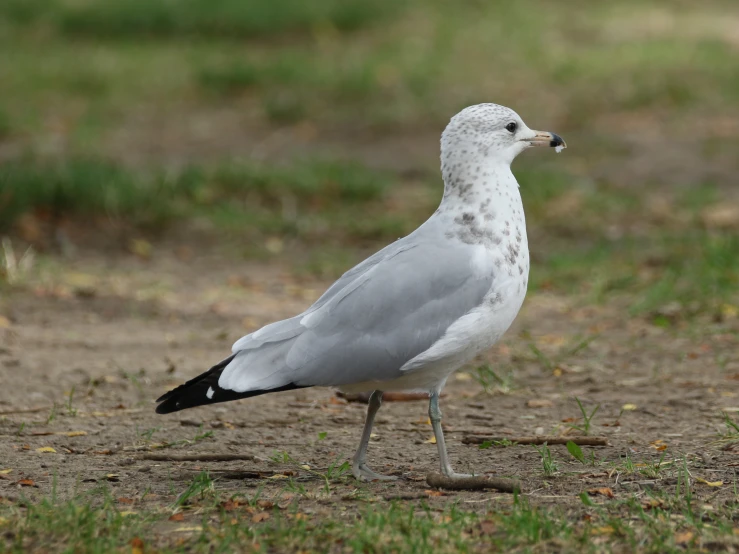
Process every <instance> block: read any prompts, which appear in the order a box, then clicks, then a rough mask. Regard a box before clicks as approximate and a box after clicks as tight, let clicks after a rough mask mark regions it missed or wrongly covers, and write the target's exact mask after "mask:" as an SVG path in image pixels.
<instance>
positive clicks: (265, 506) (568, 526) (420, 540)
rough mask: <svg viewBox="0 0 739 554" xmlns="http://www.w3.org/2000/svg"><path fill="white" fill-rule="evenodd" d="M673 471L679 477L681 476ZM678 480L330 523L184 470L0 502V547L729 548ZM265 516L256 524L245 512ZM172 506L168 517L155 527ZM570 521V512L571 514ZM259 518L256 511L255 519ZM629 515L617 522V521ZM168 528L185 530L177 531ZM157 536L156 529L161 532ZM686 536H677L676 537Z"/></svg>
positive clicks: (716, 514)
mask: <svg viewBox="0 0 739 554" xmlns="http://www.w3.org/2000/svg"><path fill="white" fill-rule="evenodd" d="M683 475H684V476H687V473H685V472H684V474H683ZM683 482H684V481H683V479H682V478H681V479H678V486H677V487H676V489H675V492H674V494H673V493H663V492H660V491H651V492H649V493H648V495H647V497H645V498H637V497H635V496H628V497H626V498H623V499H615V500H612V501H609V502H605V503H604V502H601V501H596V500H595V499H592V500H591V499H590V498H589V497H588V496H587V495H586V494H584V493H583V497H582V503H583V504H582V505H581V506H580V507H579V508H578V507H577V506H572V507H570V509H569V511H565V510H560V509H548V508H541V507H536V506H534V505H532V504H531V503H530V501H528V500H527V499H525V498H521V497H514V498H513V499H505V500H499V501H492V502H490V503H489V504H488V505H487V506H481V507H480V508H481V509H479V510H478V511H472V510H470V509H469V508H465V507H463V506H462V505H458V504H456V503H455V502H454V501H447V502H445V503H444V504H442V505H438V504H434V505H433V507H432V506H431V505H428V504H427V503H426V502H425V501H418V502H413V503H409V504H405V505H403V504H401V503H398V502H392V503H384V504H381V505H377V504H373V503H369V504H367V503H362V502H360V503H358V505H357V506H356V507H354V508H352V509H350V510H348V511H345V512H344V513H343V514H342V515H341V517H340V518H337V519H333V518H321V517H317V516H316V515H307V514H305V513H303V512H301V510H300V508H299V506H298V505H297V504H293V505H291V506H288V507H286V508H285V509H284V510H278V509H277V508H273V509H272V510H271V512H270V509H269V506H270V505H271V502H269V501H266V500H262V499H261V498H260V495H261V493H260V492H259V491H257V492H256V493H255V495H254V497H253V498H249V497H246V498H244V497H243V496H242V495H235V496H232V497H230V498H229V497H224V496H223V494H222V493H220V492H219V491H218V483H217V482H214V481H213V480H212V479H211V478H209V477H208V476H207V475H206V474H202V475H199V476H196V477H195V479H194V480H193V481H192V483H191V484H189V485H188V486H186V487H185V489H184V490H183V491H182V493H180V494H179V495H178V496H177V500H176V502H175V503H174V504H173V505H172V506H171V507H170V508H168V509H166V510H154V509H151V508H147V507H146V505H145V504H140V503H139V502H136V503H134V505H132V506H131V505H124V506H123V507H121V505H120V504H118V503H117V502H116V500H115V499H114V498H113V497H112V495H111V492H110V491H109V490H108V489H107V488H106V487H105V486H100V487H96V488H94V489H92V490H91V491H89V492H87V493H83V494H80V495H79V496H77V497H76V498H74V499H72V500H69V501H61V500H59V499H56V498H55V497H54V496H52V497H51V498H46V499H43V500H41V501H39V502H37V503H25V504H23V503H22V504H18V505H11V506H7V505H5V506H2V507H0V529H1V530H2V531H3V535H2V539H0V549H1V550H2V551H3V552H8V553H20V552H24V553H25V552H40V551H65V552H79V553H93V552H100V553H102V552H113V551H117V549H124V548H128V549H130V548H131V545H134V546H138V547H139V548H141V547H142V546H143V547H144V548H145V549H146V551H148V550H152V549H155V550H156V551H157V552H162V553H169V552H183V551H187V552H213V551H217V552H237V551H244V549H246V550H247V551H254V552H267V551H280V552H297V551H340V552H368V551H371V552H375V551H387V552H390V551H392V552H418V553H425V552H429V553H430V552H468V551H480V550H485V551H493V552H511V551H519V550H520V551H533V550H532V549H541V548H543V547H546V546H547V545H549V546H554V545H557V546H558V547H559V548H564V549H565V550H567V551H575V550H576V551H583V552H607V551H611V550H610V549H614V548H615V549H616V551H632V552H649V553H651V552H654V553H657V552H683V551H685V550H684V548H685V547H686V546H687V547H688V549H689V551H692V549H693V548H695V547H696V546H697V545H698V544H699V541H712V542H713V544H715V545H717V546H719V545H721V546H722V547H727V546H728V545H731V544H733V542H734V539H733V538H732V523H731V519H730V517H729V512H728V511H726V510H716V511H706V512H702V511H699V510H700V509H699V508H698V507H697V506H696V503H695V501H694V498H693V494H692V492H691V490H690V488H686V487H683V486H682V485H681V483H683ZM260 511H266V513H267V514H268V515H269V517H267V519H266V521H261V522H260V521H258V520H257V521H255V520H254V516H253V514H254V513H259V512H260ZM173 513H181V514H182V515H184V519H182V520H181V521H180V522H179V523H173V522H169V523H168V522H167V519H168V518H169V517H170V515H171V514H173ZM575 514H577V517H576V518H574V519H573V515H575ZM260 519H264V518H260ZM627 521H628V522H629V523H628V524H626V523H625V522H627ZM178 527H181V528H186V529H188V532H185V533H182V532H177V531H176V529H177V528H178ZM164 529H168V532H166V533H162V530H164ZM686 531H687V532H689V533H690V534H689V535H683V536H684V537H687V538H685V539H681V541H684V542H680V543H678V542H677V540H676V539H677V537H678V532H682V533H685V532H686Z"/></svg>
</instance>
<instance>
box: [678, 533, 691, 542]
mask: <svg viewBox="0 0 739 554" xmlns="http://www.w3.org/2000/svg"><path fill="white" fill-rule="evenodd" d="M691 540H693V533H692V532H690V531H683V532H682V533H675V542H676V543H677V544H687V543H689V542H690V541H691Z"/></svg>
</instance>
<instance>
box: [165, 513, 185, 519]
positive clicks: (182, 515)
mask: <svg viewBox="0 0 739 554" xmlns="http://www.w3.org/2000/svg"><path fill="white" fill-rule="evenodd" d="M184 519H185V514H183V513H182V512H180V513H178V514H172V515H171V516H169V521H184Z"/></svg>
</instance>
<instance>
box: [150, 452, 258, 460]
mask: <svg viewBox="0 0 739 554" xmlns="http://www.w3.org/2000/svg"><path fill="white" fill-rule="evenodd" d="M137 458H138V459H139V460H152V461H155V462H233V461H236V460H247V461H249V462H259V461H261V460H260V459H259V458H257V457H256V456H253V455H251V454H159V453H154V452H145V453H144V454H139V455H138V456H137Z"/></svg>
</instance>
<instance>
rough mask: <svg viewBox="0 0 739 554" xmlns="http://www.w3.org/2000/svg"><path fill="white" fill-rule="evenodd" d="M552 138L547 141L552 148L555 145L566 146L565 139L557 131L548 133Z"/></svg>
mask: <svg viewBox="0 0 739 554" xmlns="http://www.w3.org/2000/svg"><path fill="white" fill-rule="evenodd" d="M550 134H551V135H552V140H551V141H549V146H551V147H552V148H554V147H555V146H566V144H565V141H564V140H563V139H562V137H560V136H559V135H558V134H557V133H550Z"/></svg>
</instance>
